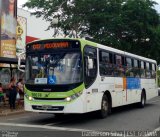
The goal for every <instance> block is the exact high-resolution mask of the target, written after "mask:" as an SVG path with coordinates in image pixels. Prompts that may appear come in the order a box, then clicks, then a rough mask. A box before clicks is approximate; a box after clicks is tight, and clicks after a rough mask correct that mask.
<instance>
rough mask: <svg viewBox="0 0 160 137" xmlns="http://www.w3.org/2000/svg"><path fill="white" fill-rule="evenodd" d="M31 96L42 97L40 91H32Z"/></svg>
mask: <svg viewBox="0 0 160 137" xmlns="http://www.w3.org/2000/svg"><path fill="white" fill-rule="evenodd" d="M32 97H36V98H40V97H42V94H41V93H32Z"/></svg>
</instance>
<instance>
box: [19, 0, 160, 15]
mask: <svg viewBox="0 0 160 137" xmlns="http://www.w3.org/2000/svg"><path fill="white" fill-rule="evenodd" d="M27 1H28V0H18V7H19V8H21V7H22V5H23V4H24V3H25V2H27ZM154 1H156V2H157V3H158V5H156V6H155V8H156V10H157V11H158V12H159V13H160V0H154Z"/></svg>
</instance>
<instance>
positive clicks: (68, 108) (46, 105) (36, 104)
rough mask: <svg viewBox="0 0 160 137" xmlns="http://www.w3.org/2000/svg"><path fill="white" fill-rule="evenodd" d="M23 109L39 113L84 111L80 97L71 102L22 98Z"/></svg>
mask: <svg viewBox="0 0 160 137" xmlns="http://www.w3.org/2000/svg"><path fill="white" fill-rule="evenodd" d="M24 109H25V111H31V112H41V113H66V114H67V113H68V114H69V113H71V114H73V113H85V108H84V104H83V101H82V98H81V97H79V98H77V99H76V100H73V101H71V102H55V101H47V100H46V101H29V100H28V99H27V98H26V97H25V98H24Z"/></svg>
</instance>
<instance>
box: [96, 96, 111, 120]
mask: <svg viewBox="0 0 160 137" xmlns="http://www.w3.org/2000/svg"><path fill="white" fill-rule="evenodd" d="M110 109H111V107H110V102H109V100H108V97H107V96H106V95H103V98H102V103H101V110H99V111H98V116H99V117H100V118H106V117H107V116H108V114H109V112H110Z"/></svg>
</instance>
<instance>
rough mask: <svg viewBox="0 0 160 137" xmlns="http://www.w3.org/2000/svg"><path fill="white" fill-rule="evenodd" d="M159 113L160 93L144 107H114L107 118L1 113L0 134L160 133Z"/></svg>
mask: <svg viewBox="0 0 160 137" xmlns="http://www.w3.org/2000/svg"><path fill="white" fill-rule="evenodd" d="M159 117H160V96H159V97H156V98H154V99H152V100H150V101H149V102H148V103H147V105H146V107H145V108H143V109H141V108H137V106H136V105H129V106H125V107H119V108H115V109H113V110H112V114H111V115H110V116H108V117H107V118H106V119H98V118H97V117H96V115H95V113H88V114H83V115H82V114H81V115H64V116H63V117H61V118H55V117H54V115H53V114H39V113H24V114H19V115H12V116H6V117H0V131H1V133H0V136H3V137H4V136H6V135H8V136H11V135H12V137H13V136H14V137H21V136H26V137H29V136H30V135H31V136H32V135H34V137H49V136H53V137H54V136H56V137H58V136H65V137H67V136H72V137H74V136H109V134H108V132H109V133H110V136H118V135H119V136H129V135H131V136H134V135H136V136H158V132H156V131H160V123H159ZM93 131H94V132H93ZM104 132H105V134H104ZM114 133H117V134H114Z"/></svg>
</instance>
